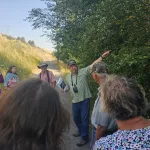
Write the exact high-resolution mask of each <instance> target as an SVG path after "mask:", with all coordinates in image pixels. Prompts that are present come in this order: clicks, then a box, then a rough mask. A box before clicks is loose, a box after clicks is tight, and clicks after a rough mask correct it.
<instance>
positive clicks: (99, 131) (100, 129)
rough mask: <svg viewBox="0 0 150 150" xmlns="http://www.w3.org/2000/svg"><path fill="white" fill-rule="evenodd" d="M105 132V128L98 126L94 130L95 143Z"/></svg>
mask: <svg viewBox="0 0 150 150" xmlns="http://www.w3.org/2000/svg"><path fill="white" fill-rule="evenodd" d="M106 131H107V128H106V127H103V126H101V125H98V126H97V128H96V134H95V141H96V140H99V139H100V138H101V137H103V136H104V135H105V133H106Z"/></svg>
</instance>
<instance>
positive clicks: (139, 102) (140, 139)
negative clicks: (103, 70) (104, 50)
mask: <svg viewBox="0 0 150 150" xmlns="http://www.w3.org/2000/svg"><path fill="white" fill-rule="evenodd" d="M100 92H101V96H102V104H103V106H102V107H101V109H102V110H103V111H106V112H108V114H109V115H110V116H112V117H113V118H115V120H116V123H117V125H118V128H119V129H118V131H117V132H115V133H114V134H112V135H109V136H107V137H104V138H101V139H99V140H97V141H96V142H95V145H94V147H93V150H127V149H128V150H150V120H148V119H145V118H144V117H142V116H143V114H144V113H145V112H146V110H147V101H146V99H145V94H144V93H143V90H141V88H140V86H139V85H138V84H137V83H136V82H135V81H134V80H132V79H128V78H124V77H119V76H115V75H111V76H108V77H107V79H106V82H105V83H104V84H103V85H102V86H101V90H100Z"/></svg>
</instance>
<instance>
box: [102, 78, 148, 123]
mask: <svg viewBox="0 0 150 150" xmlns="http://www.w3.org/2000/svg"><path fill="white" fill-rule="evenodd" d="M101 96H102V104H103V106H102V109H103V110H105V111H107V112H108V113H109V114H110V115H111V116H112V117H114V118H115V119H117V120H128V119H132V118H134V117H139V116H142V115H143V114H144V113H145V112H146V109H147V108H146V106H147V101H146V99H145V94H144V93H143V91H142V90H141V88H140V86H139V85H138V84H137V83H136V82H135V81H134V80H133V79H128V78H125V77H119V76H116V75H110V76H108V77H107V78H106V81H105V82H104V84H103V85H102V86H101Z"/></svg>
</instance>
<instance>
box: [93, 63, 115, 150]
mask: <svg viewBox="0 0 150 150" xmlns="http://www.w3.org/2000/svg"><path fill="white" fill-rule="evenodd" d="M107 74H108V68H107V65H106V64H105V63H104V62H98V63H96V64H94V65H93V67H92V76H93V79H94V80H95V81H96V83H98V84H99V86H101V84H102V83H103V82H105V79H106V76H107ZM98 90H99V89H98ZM101 107H102V104H101V97H100V93H99V92H98V97H97V99H96V101H95V104H94V108H93V111H92V116H91V123H92V126H93V127H92V140H91V143H90V148H91V149H92V147H93V144H94V143H95V141H96V140H98V139H100V138H101V137H104V136H106V135H108V134H112V133H113V132H115V131H116V130H117V125H116V123H115V121H114V119H112V118H111V117H110V116H109V115H108V113H106V112H103V111H101V109H100V108H101Z"/></svg>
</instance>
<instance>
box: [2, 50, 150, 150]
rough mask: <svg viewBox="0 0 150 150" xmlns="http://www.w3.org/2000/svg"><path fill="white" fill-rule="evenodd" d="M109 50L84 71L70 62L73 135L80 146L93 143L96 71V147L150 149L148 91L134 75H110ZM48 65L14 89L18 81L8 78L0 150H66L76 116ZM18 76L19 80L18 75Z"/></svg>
mask: <svg viewBox="0 0 150 150" xmlns="http://www.w3.org/2000/svg"><path fill="white" fill-rule="evenodd" d="M109 53H110V51H106V52H105V53H104V54H102V55H101V57H99V58H98V59H97V60H96V61H94V62H93V63H92V64H91V65H90V66H88V67H86V68H81V69H80V68H79V67H78V65H77V63H76V61H75V60H70V61H69V62H68V68H69V69H70V72H71V73H70V74H69V75H68V76H67V77H66V84H67V85H68V87H69V88H68V89H67V91H68V92H69V91H70V93H71V97H72V114H73V120H74V122H75V124H76V126H77V132H76V133H74V134H73V136H75V137H78V136H80V137H81V138H80V140H79V141H78V142H77V146H83V145H85V144H87V143H88V142H89V124H90V122H89V120H90V119H89V117H90V98H91V97H92V95H91V92H90V89H89V86H88V76H89V75H90V74H91V75H92V77H93V79H94V80H95V82H96V83H97V84H98V85H99V88H98V95H97V99H96V100H95V104H94V107H93V111H92V114H91V124H92V134H91V135H92V136H91V142H90V149H91V150H108V149H109V150H123V149H138V150H139V149H141V150H149V149H150V120H148V119H145V118H144V117H143V116H144V114H145V113H146V111H147V106H148V104H147V100H146V98H145V93H144V91H143V90H142V89H141V86H140V85H139V84H138V83H137V82H135V81H134V80H133V79H128V78H126V77H121V76H117V75H109V74H108V73H109V71H108V67H107V65H106V63H104V62H102V59H103V58H104V57H106V56H108V55H109ZM47 67H48V64H46V63H41V64H40V65H39V66H38V68H40V69H41V73H40V74H39V75H38V79H37V78H34V79H28V80H25V81H23V82H20V83H19V84H17V85H15V87H14V88H9V85H10V83H12V82H10V83H9V80H8V79H7V80H6V79H5V84H4V85H7V88H8V90H7V92H5V93H4V94H3V95H2V96H1V97H0V150H60V149H61V146H62V145H61V143H62V141H63V132H64V131H66V130H67V129H68V128H69V124H70V115H69V113H68V111H67V110H66V109H65V108H64V106H63V105H62V104H61V101H60V97H59V94H58V93H57V91H56V90H55V86H56V79H55V77H54V75H53V73H52V72H51V71H48V70H47ZM9 73H10V72H9ZM11 73H12V72H11ZM13 73H14V72H13ZM15 75H16V76H17V74H16V73H15ZM6 76H7V75H6ZM13 78H14V77H13ZM15 79H16V81H17V82H18V81H19V80H18V77H17V78H15ZM6 81H7V82H6ZM8 83H9V84H8ZM13 85H14V84H13Z"/></svg>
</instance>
